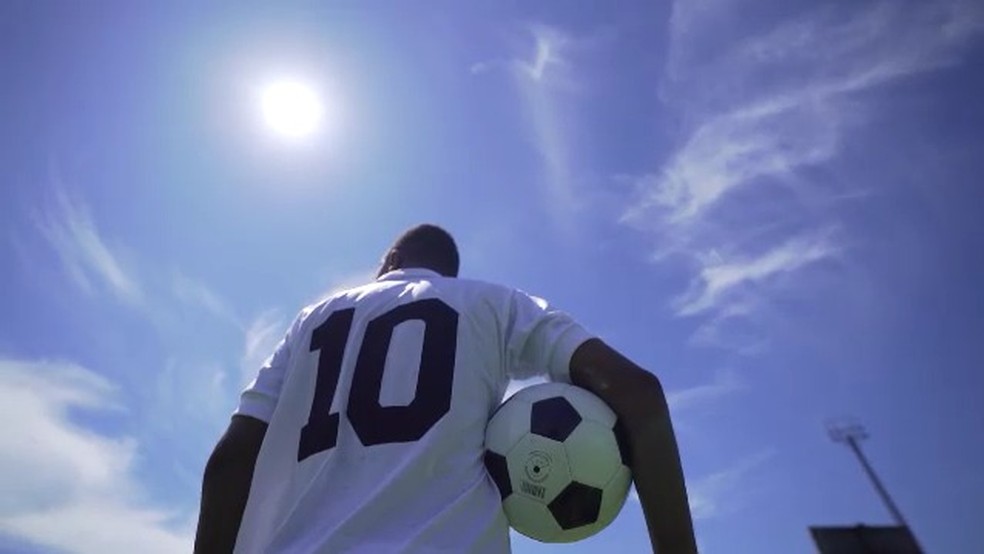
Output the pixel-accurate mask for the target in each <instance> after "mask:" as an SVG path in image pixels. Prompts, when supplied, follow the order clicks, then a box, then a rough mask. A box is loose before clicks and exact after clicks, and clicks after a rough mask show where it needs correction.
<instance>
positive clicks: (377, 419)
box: [237, 269, 586, 553]
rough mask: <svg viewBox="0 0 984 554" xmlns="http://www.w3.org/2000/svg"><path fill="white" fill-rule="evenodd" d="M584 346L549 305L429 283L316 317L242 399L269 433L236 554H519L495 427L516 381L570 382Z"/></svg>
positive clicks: (397, 285)
mask: <svg viewBox="0 0 984 554" xmlns="http://www.w3.org/2000/svg"><path fill="white" fill-rule="evenodd" d="M584 338H586V334H585V333H584V331H583V330H582V329H580V327H578V326H577V325H576V324H574V323H573V322H571V321H570V320H569V318H566V316H563V314H559V313H557V312H550V311H548V310H547V309H546V305H545V304H543V303H542V301H537V300H536V299H532V298H531V297H529V296H526V295H524V294H522V293H518V292H517V291H513V290H511V289H507V288H504V287H500V286H498V285H493V284H489V283H483V282H480V281H471V280H464V279H456V278H444V277H440V276H439V275H438V274H437V273H434V272H432V271H429V270H423V269H409V270H399V271H394V272H390V273H388V274H387V275H385V276H383V277H382V278H381V279H380V280H379V281H377V282H375V283H372V284H369V285H366V286H363V287H359V288H356V289H352V290H349V291H346V292H345V293H342V294H339V295H336V296H334V297H332V298H330V299H328V300H327V301H324V302H322V303H320V304H317V305H315V306H313V307H311V308H309V309H307V310H305V311H304V312H303V313H302V314H301V316H300V317H299V318H298V320H297V321H296V322H295V324H294V325H293V326H292V328H291V330H290V332H289V333H288V336H287V337H286V338H285V341H284V343H283V344H282V345H281V347H279V348H278V350H277V352H276V353H275V354H274V356H273V357H272V358H271V360H270V361H269V362H268V364H267V366H265V367H264V368H263V370H261V372H260V375H259V377H258V378H257V380H256V381H255V382H254V384H253V385H251V387H250V388H249V389H247V391H246V392H244V394H243V401H242V404H241V407H240V412H241V413H244V414H247V415H256V416H257V417H260V418H261V419H265V420H268V421H269V428H268V430H267V435H266V438H265V439H264V443H263V447H262V449H261V452H260V456H259V459H258V461H257V467H256V472H255V475H254V479H253V485H252V488H251V492H250V498H249V503H248V505H247V509H246V513H245V515H244V519H243V523H242V526H241V530H240V535H239V539H238V542H237V552H277V553H279V552H298V553H301V552H303V553H309V552H367V553H368V552H373V553H385V552H476V553H486V552H487V553H493V552H495V553H498V552H504V551H508V548H509V542H508V541H509V539H508V532H507V524H506V522H505V519H504V517H503V515H502V512H501V509H500V501H499V496H498V493H497V491H496V489H495V487H494V485H492V483H491V481H490V480H489V479H488V477H487V475H486V472H485V470H484V467H483V464H482V454H483V440H484V430H485V425H486V423H487V421H488V418H489V416H490V414H491V412H492V411H493V410H494V409H495V407H496V406H497V405H498V403H499V401H500V399H501V398H502V395H503V392H504V390H505V387H506V384H507V382H508V379H509V378H510V377H513V378H521V377H526V376H529V374H528V373H524V372H523V371H522V368H526V369H536V368H540V369H541V371H546V370H547V369H548V368H549V369H550V370H551V371H552V372H553V373H554V375H553V377H554V378H560V379H565V378H566V375H565V374H564V373H563V369H562V368H564V367H563V366H566V364H567V360H568V359H569V351H572V350H573V348H574V347H575V346H577V344H578V343H580V342H581V341H583V340H584ZM554 357H556V358H557V359H553V358H554ZM554 368H556V369H554ZM265 411H271V412H272V413H270V415H269V417H267V418H263V417H262V416H263V415H265V414H264V412H265Z"/></svg>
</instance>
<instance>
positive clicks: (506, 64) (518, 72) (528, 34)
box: [470, 25, 592, 223]
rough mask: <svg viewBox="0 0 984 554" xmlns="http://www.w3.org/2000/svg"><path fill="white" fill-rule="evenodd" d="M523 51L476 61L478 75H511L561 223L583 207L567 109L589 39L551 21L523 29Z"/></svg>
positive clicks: (473, 68)
mask: <svg viewBox="0 0 984 554" xmlns="http://www.w3.org/2000/svg"><path fill="white" fill-rule="evenodd" d="M524 31H525V32H524V35H525V36H524V40H523V41H522V42H521V43H522V44H523V47H522V50H521V52H519V53H518V54H517V55H516V56H514V57H512V58H509V59H497V60H490V61H481V62H477V63H475V64H473V65H472V66H471V68H470V71H471V73H472V74H474V75H480V74H484V73H488V72H491V71H492V70H503V71H504V72H505V73H506V74H508V75H510V76H511V77H512V79H513V81H514V83H515V86H516V89H517V91H518V93H519V95H520V100H521V103H522V110H523V112H522V113H523V115H524V117H525V120H526V122H527V124H528V127H529V132H530V142H531V144H532V145H533V147H534V148H535V149H536V152H537V153H538V154H539V157H540V159H541V161H542V163H543V183H544V185H545V186H546V188H547V191H546V192H547V200H548V201H549V203H550V206H549V207H550V209H551V210H552V211H553V215H554V216H555V218H557V220H558V222H560V223H563V221H564V220H565V219H566V216H567V215H568V214H569V213H570V212H571V211H573V210H576V209H577V208H578V207H579V206H578V204H577V202H576V195H575V192H574V189H575V187H576V182H575V181H576V179H575V177H576V175H575V172H576V168H575V167H574V163H573V161H574V156H575V153H574V152H573V149H572V144H571V137H572V136H574V135H575V134H576V133H575V132H574V131H575V129H576V127H575V123H574V121H575V117H574V114H573V113H572V112H571V111H570V110H569V109H567V105H568V104H569V103H570V101H571V100H572V93H573V92H575V91H577V90H578V89H579V88H580V87H581V86H582V85H581V83H582V82H583V79H580V78H579V77H578V74H579V71H578V67H577V64H576V63H575V60H574V54H575V53H576V52H581V51H583V50H585V49H586V48H590V47H591V46H590V45H591V43H592V41H591V40H590V39H582V38H576V37H574V36H572V35H571V34H570V33H567V32H565V31H564V30H562V29H560V28H558V27H553V26H549V25H529V26H526V27H525V28H524Z"/></svg>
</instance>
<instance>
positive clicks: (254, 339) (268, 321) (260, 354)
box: [240, 310, 287, 384]
mask: <svg viewBox="0 0 984 554" xmlns="http://www.w3.org/2000/svg"><path fill="white" fill-rule="evenodd" d="M286 330H287V322H286V320H285V319H284V316H283V314H282V312H280V311H279V310H267V311H265V312H263V313H261V314H260V315H258V316H256V317H255V318H253V320H252V321H251V322H250V324H249V326H248V327H246V336H245V346H244V351H243V357H242V362H241V374H240V381H241V382H242V383H243V384H245V383H248V382H250V381H251V380H253V378H254V377H256V372H257V371H258V370H259V369H260V367H261V366H262V365H263V363H264V362H265V361H266V359H267V358H269V357H270V355H271V354H273V350H274V348H276V346H277V344H278V343H279V342H280V340H281V339H282V338H283V336H284V333H285V332H286Z"/></svg>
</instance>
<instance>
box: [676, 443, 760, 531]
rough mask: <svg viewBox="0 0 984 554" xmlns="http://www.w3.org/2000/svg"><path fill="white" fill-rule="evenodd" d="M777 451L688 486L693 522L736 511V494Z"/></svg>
mask: <svg viewBox="0 0 984 554" xmlns="http://www.w3.org/2000/svg"><path fill="white" fill-rule="evenodd" d="M773 456H775V451H774V450H771V449H768V450H763V451H760V452H757V453H755V454H752V455H750V456H746V457H744V458H742V459H740V460H738V461H737V462H736V463H734V464H733V465H732V466H730V467H728V468H725V469H722V470H720V471H715V472H714V473H711V474H708V475H705V476H704V477H701V478H699V479H696V480H694V481H692V482H691V483H690V484H689V485H688V493H689V496H690V510H691V512H692V513H693V517H694V519H697V520H701V519H710V518H713V517H716V516H719V515H723V514H726V513H728V511H730V510H732V509H736V508H737V504H738V501H733V500H730V499H734V498H735V497H736V496H739V495H735V494H734V491H735V489H736V488H738V487H739V486H741V483H742V481H743V480H745V479H746V478H747V477H748V476H749V474H751V473H752V472H754V471H756V470H758V469H759V468H761V467H762V466H763V465H765V464H766V463H767V462H768V461H769V460H770V459H772V457H773Z"/></svg>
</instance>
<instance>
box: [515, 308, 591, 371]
mask: <svg viewBox="0 0 984 554" xmlns="http://www.w3.org/2000/svg"><path fill="white" fill-rule="evenodd" d="M510 304H511V305H510V314H509V318H508V319H507V326H506V327H507V328H506V332H505V340H506V374H507V375H508V377H509V378H510V379H528V378H531V377H541V376H545V377H548V378H549V379H550V380H552V381H561V382H565V383H569V382H570V380H571V378H570V362H571V356H572V355H573V354H574V350H576V349H577V347H578V346H580V345H581V344H582V343H583V342H584V341H586V340H588V339H590V338H593V337H594V335H593V334H591V333H589V332H588V331H587V330H585V329H584V328H583V327H582V326H581V325H580V324H578V323H577V322H576V321H574V319H573V318H571V317H570V316H569V315H567V314H566V313H564V312H562V311H560V310H557V309H554V308H553V307H551V306H550V305H549V304H547V302H546V301H545V300H543V299H542V298H537V297H535V296H531V295H529V294H526V293H524V292H522V291H514V293H513V295H512V301H511V303H510Z"/></svg>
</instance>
